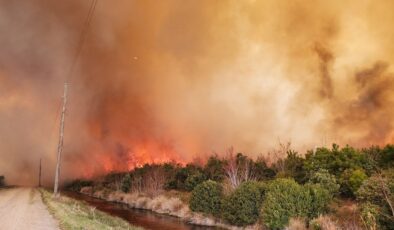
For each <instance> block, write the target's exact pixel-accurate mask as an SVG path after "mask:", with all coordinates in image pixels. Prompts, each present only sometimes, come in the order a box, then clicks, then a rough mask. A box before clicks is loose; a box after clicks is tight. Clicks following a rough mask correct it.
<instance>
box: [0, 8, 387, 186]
mask: <svg viewBox="0 0 394 230" xmlns="http://www.w3.org/2000/svg"><path fill="white" fill-rule="evenodd" d="M89 7H90V1H77V0H69V1H55V0H34V1H27V0H22V1H5V0H3V1H0V34H1V35H0V51H1V52H0V174H4V175H5V176H6V178H7V180H8V181H9V182H10V183H19V184H35V183H37V175H38V162H39V159H40V158H42V161H43V176H44V180H45V182H46V183H47V184H51V183H52V181H53V175H54V165H55V160H56V147H57V141H58V129H59V128H58V127H59V112H60V106H61V96H62V93H63V92H62V87H63V83H64V82H65V81H68V82H69V83H70V95H69V104H68V107H67V116H66V123H65V126H66V129H65V143H64V152H63V161H62V174H61V178H62V180H63V181H64V180H66V179H70V178H75V177H90V176H94V175H97V174H100V173H104V172H109V171H111V170H127V169H130V168H133V167H135V166H139V165H142V164H144V163H147V162H164V161H177V162H188V161H192V160H193V159H196V158H204V156H206V155H208V154H210V153H212V152H218V153H220V152H223V151H224V150H225V149H226V148H228V147H229V146H234V147H235V149H236V150H237V151H241V152H244V153H246V154H249V155H251V156H257V155H258V154H261V153H265V152H267V151H268V150H269V149H271V148H274V147H275V145H277V143H278V139H279V140H282V141H291V142H292V144H293V147H294V148H296V149H298V150H300V151H301V150H305V149H308V148H313V147H314V146H321V145H328V144H330V143H332V142H336V143H338V144H347V143H349V144H353V145H355V146H359V147H361V146H365V145H370V144H379V145H381V144H386V143H390V142H393V140H394V132H393V130H394V120H393V117H394V106H393V105H394V75H393V69H392V67H391V66H392V64H393V61H394V55H393V54H394V46H393V43H392V41H393V38H394V27H392V25H391V24H392V23H391V22H393V21H394V14H392V10H391V9H393V7H394V3H393V2H392V1H379V3H377V2H376V1H372V0H367V1H362V2H360V1H355V0H354V1H353V0H349V1H323V0H319V1H314V2H313V3H312V2H308V3H307V2H305V1H300V0H296V1H289V2H284V1H275V0H262V1H254V0H248V1H236V0H229V1H210V0H203V1H181V0H168V1H153V0H152V1H151V0H147V1H133V0H117V1H105V0H99V1H98V4H97V6H96V10H95V12H94V15H93V17H92V20H91V24H90V27H89V29H88V30H87V33H86V40H85V42H84V45H83V47H82V49H81V52H80V55H79V56H78V59H77V60H76V65H75V68H74V71H73V73H72V75H71V76H69V71H70V66H71V65H72V62H73V61H74V58H75V53H76V50H77V47H78V42H79V40H80V35H81V31H83V29H84V22H85V19H86V17H87V14H88V11H89Z"/></svg>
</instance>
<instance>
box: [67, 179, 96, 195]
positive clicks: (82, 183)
mask: <svg viewBox="0 0 394 230" xmlns="http://www.w3.org/2000/svg"><path fill="white" fill-rule="evenodd" d="M92 185H93V181H90V180H74V181H72V182H71V183H68V184H66V186H65V188H66V189H67V190H70V191H74V192H80V191H81V188H83V187H87V186H92Z"/></svg>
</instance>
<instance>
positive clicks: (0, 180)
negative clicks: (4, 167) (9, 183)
mask: <svg viewBox="0 0 394 230" xmlns="http://www.w3.org/2000/svg"><path fill="white" fill-rule="evenodd" d="M4 186H5V177H4V176H1V175H0V187H4Z"/></svg>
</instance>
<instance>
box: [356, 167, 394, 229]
mask: <svg viewBox="0 0 394 230" xmlns="http://www.w3.org/2000/svg"><path fill="white" fill-rule="evenodd" d="M356 197H357V200H358V201H360V202H362V203H363V204H364V205H368V204H372V205H374V207H375V208H376V209H377V215H376V216H375V218H376V220H377V223H378V227H379V229H383V230H385V229H387V230H388V229H390V230H392V229H394V224H393V217H392V216H393V215H394V213H392V211H391V208H390V204H389V202H391V203H392V204H393V203H394V170H387V171H383V172H382V174H374V175H372V176H371V177H370V178H368V179H366V180H365V181H364V182H363V184H362V185H361V186H360V188H359V189H358V190H357V192H356ZM367 207H368V206H367Z"/></svg>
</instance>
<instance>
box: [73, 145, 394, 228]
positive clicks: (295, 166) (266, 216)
mask: <svg viewBox="0 0 394 230" xmlns="http://www.w3.org/2000/svg"><path fill="white" fill-rule="evenodd" d="M84 186H92V187H93V189H97V190H106V191H114V190H122V191H123V192H126V193H127V192H139V193H141V192H143V193H148V194H155V193H158V192H159V191H162V190H179V191H190V192H191V196H190V199H189V207H190V209H191V210H193V211H196V212H202V213H206V214H207V215H212V216H214V217H217V218H221V219H223V220H225V221H226V222H228V223H229V224H233V225H237V226H246V225H251V224H255V223H262V224H264V225H265V226H266V227H268V228H269V229H283V228H284V227H285V226H287V225H288V224H289V221H290V220H291V219H292V218H298V219H300V220H302V221H303V222H304V223H305V224H306V225H309V226H315V227H316V228H317V229H319V228H321V227H319V226H318V225H319V223H318V221H316V218H318V217H319V216H321V215H325V214H330V212H331V209H330V204H331V203H332V202H333V201H334V200H338V199H351V200H354V201H355V202H357V205H358V207H359V210H360V211H359V215H360V216H359V219H360V222H361V223H360V224H361V225H362V226H363V227H364V228H367V229H388V230H391V229H394V209H393V205H394V146H393V145H387V146H385V147H383V148H381V147H378V146H372V147H370V148H364V149H356V148H353V147H350V146H345V147H343V148H340V147H339V146H338V145H336V144H334V145H333V146H332V148H324V147H323V148H316V149H315V150H310V151H308V152H307V153H306V154H304V155H303V156H302V155H300V154H298V153H297V152H296V151H294V150H292V149H291V148H290V144H286V145H284V144H281V145H280V148H279V149H278V150H276V151H274V152H272V153H271V154H270V155H268V157H259V158H257V159H256V160H253V159H251V158H249V157H248V156H246V155H244V154H242V153H238V154H234V152H233V150H232V149H230V150H229V151H228V153H227V155H226V157H224V158H220V157H218V156H211V157H210V158H209V159H208V160H207V162H206V163H205V164H204V165H199V164H188V165H186V166H182V165H179V164H175V163H166V164H146V165H144V166H143V167H140V168H136V169H134V170H132V171H131V172H128V173H111V174H109V175H106V176H105V177H103V178H101V179H99V180H96V181H94V182H93V181H81V180H79V181H74V182H73V183H71V184H69V185H68V188H69V189H72V190H76V191H80V189H81V188H82V187H84Z"/></svg>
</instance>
